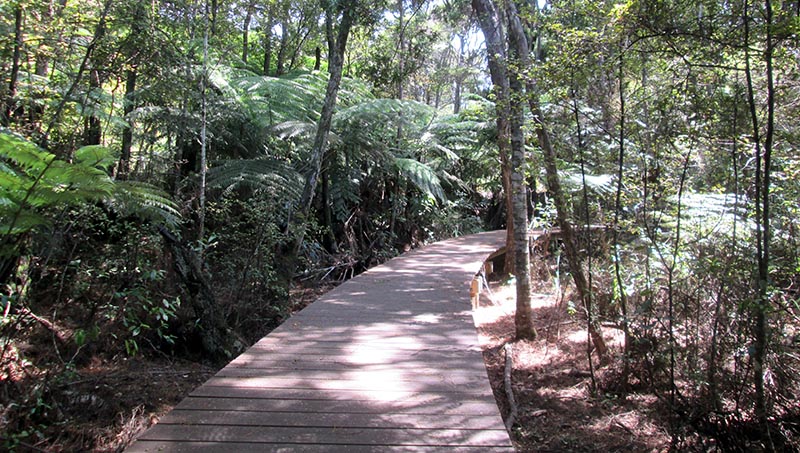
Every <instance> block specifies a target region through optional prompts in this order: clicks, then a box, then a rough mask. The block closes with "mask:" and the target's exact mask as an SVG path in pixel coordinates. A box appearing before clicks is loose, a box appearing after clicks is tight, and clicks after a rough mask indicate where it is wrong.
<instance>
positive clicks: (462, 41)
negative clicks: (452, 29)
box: [453, 33, 467, 115]
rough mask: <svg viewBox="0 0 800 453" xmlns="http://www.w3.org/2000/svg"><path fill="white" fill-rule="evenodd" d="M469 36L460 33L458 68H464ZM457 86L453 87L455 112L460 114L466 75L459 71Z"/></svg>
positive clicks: (456, 78) (461, 69)
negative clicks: (465, 49)
mask: <svg viewBox="0 0 800 453" xmlns="http://www.w3.org/2000/svg"><path fill="white" fill-rule="evenodd" d="M466 40H467V37H466V35H465V34H463V33H462V34H460V35H458V43H459V48H458V70H459V71H463V69H464V48H465V47H466V45H467V43H466ZM454 83H455V87H454V88H453V114H454V115H458V112H460V111H461V88H462V86H463V85H464V76H463V75H462V74H461V73H460V72H459V73H457V74H456V77H455V81H454Z"/></svg>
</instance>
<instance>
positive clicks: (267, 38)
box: [263, 7, 273, 76]
mask: <svg viewBox="0 0 800 453" xmlns="http://www.w3.org/2000/svg"><path fill="white" fill-rule="evenodd" d="M272 23H273V17H272V7H270V8H269V11H268V12H267V23H266V24H265V25H264V65H263V70H264V75H265V76H269V66H270V63H271V62H272V61H271V60H272Z"/></svg>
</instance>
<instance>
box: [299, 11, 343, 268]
mask: <svg viewBox="0 0 800 453" xmlns="http://www.w3.org/2000/svg"><path fill="white" fill-rule="evenodd" d="M348 3H349V2H348ZM328 8H329V9H328V10H327V11H326V13H325V29H326V34H327V37H328V54H329V61H328V71H329V72H330V76H329V78H328V86H327V88H326V90H325V101H324V102H323V104H322V112H321V113H320V118H319V122H318V123H317V132H316V135H315V136H314V144H313V145H312V147H311V158H310V161H309V171H308V173H307V175H306V182H305V185H304V187H303V194H302V197H301V198H300V206H299V213H298V214H296V215H295V216H294V217H293V219H292V222H290V225H291V226H292V228H293V229H294V231H293V233H294V234H295V240H294V247H295V254H296V253H297V252H299V248H300V246H301V245H302V242H303V238H304V236H305V224H304V222H305V220H306V218H307V217H308V213H309V211H310V210H311V202H312V200H313V198H314V193H315V192H316V189H317V182H318V180H319V176H320V173H321V171H322V160H323V157H324V156H325V152H326V150H327V148H328V135H329V134H330V130H331V121H332V120H333V111H334V109H335V107H336V99H337V96H338V93H339V85H340V84H341V81H342V70H343V67H344V52H345V49H346V47H347V38H348V37H349V36H350V29H351V28H352V26H353V23H354V21H355V14H356V11H355V9H354V8H353V5H352V4H345V5H342V9H343V11H342V19H341V21H340V23H339V30H338V33H336V34H334V24H333V21H334V17H335V13H334V11H331V10H330V6H329V7H328Z"/></svg>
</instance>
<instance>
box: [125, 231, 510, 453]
mask: <svg viewBox="0 0 800 453" xmlns="http://www.w3.org/2000/svg"><path fill="white" fill-rule="evenodd" d="M504 239H505V232H503V231H497V232H490V233H481V234H476V235H471V236H466V237H461V238H457V239H451V240H448V241H443V242H439V243H436V244H433V245H430V246H427V247H425V248H422V249H420V250H416V251H413V252H410V253H406V254H404V255H402V256H400V257H398V258H395V259H393V260H391V261H389V262H387V263H385V264H383V265H381V266H378V267H375V268H372V269H370V270H369V271H367V272H365V273H363V274H361V275H359V276H357V277H356V278H354V279H352V280H350V281H348V282H345V283H344V284H342V285H341V286H339V287H337V288H336V289H334V290H333V291H331V292H329V293H327V294H326V295H325V296H323V297H322V298H320V299H319V300H317V301H316V302H314V303H313V304H311V305H309V306H308V307H307V308H305V309H304V310H302V311H300V312H299V313H297V314H296V315H294V316H293V317H291V318H290V319H288V320H287V321H286V322H285V323H284V324H283V325H281V326H280V327H278V328H277V329H275V330H274V331H273V332H272V333H270V334H269V335H267V336H266V337H264V338H263V339H261V341H259V342H258V343H256V344H255V345H253V347H251V348H250V349H249V350H247V351H246V352H245V353H243V354H242V355H240V356H239V357H237V358H236V359H235V360H233V361H232V362H231V363H230V364H229V365H228V366H226V367H225V368H223V369H222V370H220V371H219V373H217V374H216V375H215V376H214V377H212V378H211V379H209V380H208V381H207V382H206V383H205V384H203V385H202V386H201V387H199V388H197V389H196V390H195V391H194V392H192V393H191V394H190V395H189V396H188V397H187V398H186V399H184V400H183V401H182V402H181V403H180V404H178V406H177V407H175V409H174V410H173V411H172V412H170V413H169V414H167V415H166V416H164V417H163V418H162V419H161V420H160V421H159V422H158V424H157V425H155V426H153V427H152V428H150V429H149V430H147V431H145V432H144V433H143V434H142V435H141V436H140V437H139V439H138V440H137V441H136V443H134V444H133V445H132V446H131V447H130V448H129V449H128V450H127V451H129V452H145V451H147V452H156V451H162V452H196V451H197V452H223V451H224V452H245V451H286V452H323V451H324V452H329V451H347V452H372V451H375V452H378V451H389V450H391V451H439V450H448V451H464V452H469V451H474V452H489V451H513V448H512V446H511V442H510V440H509V437H508V434H507V432H506V430H505V428H504V426H503V421H502V419H501V418H500V413H499V411H498V409H497V405H496V404H495V400H494V396H493V395H492V390H491V388H490V386H489V381H488V378H487V375H486V369H485V367H484V362H483V356H482V354H481V350H480V347H479V345H478V338H477V334H476V331H475V326H474V323H473V320H472V310H471V305H470V294H469V290H470V282H471V281H472V279H473V277H474V276H475V274H476V272H478V271H479V270H480V268H481V264H482V263H483V260H484V259H485V258H486V257H487V256H488V255H490V254H491V253H492V252H494V251H496V250H497V249H499V248H501V247H502V246H503V245H504Z"/></svg>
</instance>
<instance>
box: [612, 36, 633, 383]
mask: <svg viewBox="0 0 800 453" xmlns="http://www.w3.org/2000/svg"><path fill="white" fill-rule="evenodd" d="M624 49H625V46H624V45H620V52H621V53H620V56H619V76H618V78H619V106H620V107H619V139H618V140H619V154H618V156H617V192H616V194H615V197H614V233H613V234H614V278H615V279H616V281H617V284H616V286H617V288H618V291H619V306H620V310H621V311H622V332H623V334H624V338H623V340H622V342H623V344H622V350H623V352H622V355H623V357H622V360H623V362H622V392H623V394H625V393H627V391H628V376H629V374H630V363H629V362H630V356H629V352H630V351H629V342H630V327H629V324H628V323H629V321H630V320H629V319H628V296H627V295H626V294H625V282H624V281H623V280H622V260H621V257H620V252H619V248H620V244H619V216H620V212H621V211H622V178H623V169H624V168H625V120H626V118H625V107H626V105H625V72H624V65H625V54H624Z"/></svg>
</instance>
